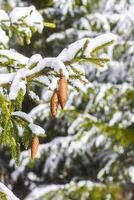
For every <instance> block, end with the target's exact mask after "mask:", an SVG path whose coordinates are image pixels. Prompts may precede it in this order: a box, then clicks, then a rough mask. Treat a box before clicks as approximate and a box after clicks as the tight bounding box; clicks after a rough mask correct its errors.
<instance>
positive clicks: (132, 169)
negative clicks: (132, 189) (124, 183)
mask: <svg viewBox="0 0 134 200" xmlns="http://www.w3.org/2000/svg"><path fill="white" fill-rule="evenodd" d="M128 173H129V176H130V180H131V183H134V166H130V167H129V168H128Z"/></svg>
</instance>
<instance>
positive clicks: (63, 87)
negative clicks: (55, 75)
mask: <svg viewBox="0 0 134 200" xmlns="http://www.w3.org/2000/svg"><path fill="white" fill-rule="evenodd" d="M67 98H68V94H67V80H66V78H65V76H63V75H61V77H60V80H59V88H58V99H59V103H60V106H61V108H62V109H63V108H64V106H65V104H66V102H67Z"/></svg>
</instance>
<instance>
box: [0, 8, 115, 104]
mask: <svg viewBox="0 0 134 200" xmlns="http://www.w3.org/2000/svg"><path fill="white" fill-rule="evenodd" d="M15 9H17V11H15V12H16V13H17V12H18V10H19V9H18V8H15ZM20 9H21V8H20ZM32 9H33V7H32ZM26 10H27V9H26ZM28 11H29V10H27V12H28ZM12 12H13V11H12ZM12 15H13V14H12ZM12 15H11V16H12ZM14 20H19V17H18V18H15V19H14ZM115 40H116V36H115V35H113V34H112V33H108V34H103V35H100V36H98V37H96V38H94V39H88V38H83V39H81V40H78V41H76V42H74V43H72V44H70V45H69V46H68V48H65V49H63V51H62V52H61V53H60V54H59V56H57V57H48V58H44V59H43V58H42V57H41V55H40V54H35V55H33V56H32V57H31V58H27V57H25V56H23V55H21V54H20V53H18V52H15V51H14V50H12V49H10V50H0V62H1V63H2V64H7V63H8V62H9V66H10V65H11V66H13V67H14V68H16V69H17V70H16V71H17V72H13V73H6V74H0V84H6V83H10V84H11V87H10V93H9V98H10V99H11V100H15V99H16V98H17V96H18V92H19V89H20V88H22V89H23V90H24V93H25V90H26V84H27V82H24V81H25V80H26V78H27V77H29V76H31V75H32V77H34V74H37V73H39V72H41V71H42V70H45V69H46V71H47V70H48V69H50V72H49V75H47V73H46V74H45V75H40V76H39V77H36V76H35V78H34V79H35V80H36V81H38V82H40V81H41V80H42V81H43V79H44V82H43V84H44V85H45V86H47V89H48V90H54V89H55V88H56V87H57V81H58V79H59V74H60V73H61V71H62V74H63V75H64V76H65V77H66V78H67V79H68V78H69V75H70V83H71V84H72V85H73V86H74V87H77V88H79V89H81V90H83V88H84V84H83V83H84V82H85V81H86V79H85V78H84V77H85V74H84V73H83V72H84V70H83V68H82V71H81V70H80V68H81V67H78V69H77V65H76V63H75V64H73V65H72V66H71V67H73V68H74V69H75V71H77V72H79V74H81V73H82V74H83V75H84V76H83V75H81V78H79V79H78V78H77V79H72V78H71V74H72V70H73V68H72V69H70V70H69V67H70V66H66V65H65V62H66V61H72V59H75V58H77V57H80V56H81V53H82V52H83V51H82V50H85V51H84V52H83V53H84V54H83V56H85V57H90V56H91V57H92V55H90V54H91V53H92V52H93V51H94V50H96V49H99V48H100V47H103V46H105V45H107V44H109V43H111V42H113V41H115ZM7 67H8V66H7ZM22 67H23V69H22ZM18 68H20V69H18ZM75 71H74V72H75ZM75 73H76V72H75ZM76 74H77V73H76ZM74 75H75V74H74ZM22 82H23V84H22Z"/></svg>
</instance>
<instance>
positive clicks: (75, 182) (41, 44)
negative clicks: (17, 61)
mask: <svg viewBox="0 0 134 200" xmlns="http://www.w3.org/2000/svg"><path fill="white" fill-rule="evenodd" d="M31 5H33V6H35V7H36V9H37V10H38V11H40V13H41V15H42V16H43V19H44V21H46V22H51V23H53V24H55V25H56V27H47V26H45V27H44V29H43V31H42V33H37V32H36V33H35V34H34V35H33V36H32V38H31V43H30V44H29V45H28V44H24V45H19V44H18V42H17V40H16V38H14V39H12V40H10V41H9V43H10V47H11V48H15V49H16V50H17V51H18V52H20V53H22V54H23V55H25V56H27V57H30V56H32V55H33V54H35V53H39V54H41V55H42V56H43V57H53V56H57V55H58V54H59V53H60V52H61V51H62V49H63V48H65V47H66V46H67V45H68V44H70V43H72V42H75V41H76V40H78V39H82V38H84V37H89V38H94V37H96V36H98V35H100V34H102V33H109V32H112V33H114V34H116V35H117V41H116V43H115V45H114V46H110V47H109V48H108V49H107V50H104V52H102V53H103V54H104V55H105V54H108V55H109V57H110V62H109V63H108V65H107V66H105V67H95V66H94V65H92V64H91V63H90V64H87V63H86V64H85V66H84V67H85V69H86V75H87V78H88V80H89V83H88V84H87V85H86V87H82V86H81V89H80V90H79V91H78V90H72V91H70V94H69V99H68V102H67V106H66V109H65V110H64V111H62V112H61V111H59V113H58V117H57V118H56V119H53V118H52V117H51V116H50V111H49V102H47V101H46V95H45V88H44V89H42V90H41V89H39V87H37V86H35V88H34V89H35V92H36V93H37V94H38V95H39V97H40V100H38V99H37V98H36V99H34V100H33V99H31V98H30V97H29V96H28V95H27V94H26V97H25V99H24V102H23V111H25V112H26V113H29V114H30V116H31V117H32V118H33V119H34V121H35V122H36V124H38V125H40V126H41V127H43V128H44V129H45V131H46V135H47V137H45V138H41V139H40V143H41V145H40V147H39V152H38V154H37V158H36V159H35V161H34V162H32V161H31V160H30V159H29V151H27V150H25V149H24V146H23V144H22V146H21V154H20V164H19V166H16V164H15V161H14V160H13V159H12V158H11V154H10V151H9V148H8V147H7V146H0V182H1V183H0V184H2V183H3V184H5V185H6V186H7V187H8V188H9V189H10V190H12V191H13V193H14V194H15V195H16V196H17V197H18V198H19V199H25V200H60V199H61V200H79V199H80V200H89V199H91V200H123V199H124V200H133V199H134V79H133V78H134V57H133V56H134V0H45V1H43V0H40V1H36V0H23V1H22V0H5V1H2V0H1V1H0V8H1V9H4V10H6V11H7V12H10V11H11V10H12V9H13V8H14V7H16V6H31ZM0 46H2V39H1V36H0ZM2 48H3V47H2ZM1 188H3V187H2V185H0V198H1V199H2V200H3V199H4V200H5V199H6V198H7V199H11V200H12V197H11V196H10V194H9V197H6V196H5V195H4V193H3V190H2V189H1ZM7 196H8V195H7Z"/></svg>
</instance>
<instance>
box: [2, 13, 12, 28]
mask: <svg viewBox="0 0 134 200" xmlns="http://www.w3.org/2000/svg"><path fill="white" fill-rule="evenodd" d="M0 24H4V25H5V26H10V19H9V16H8V14H7V13H6V12H5V11H4V10H0Z"/></svg>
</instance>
